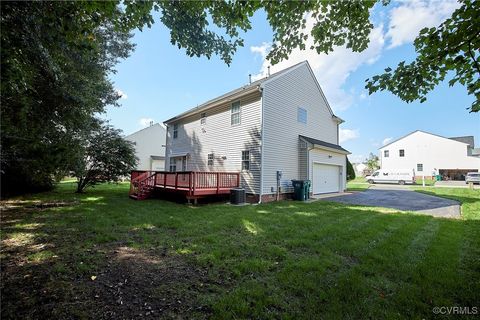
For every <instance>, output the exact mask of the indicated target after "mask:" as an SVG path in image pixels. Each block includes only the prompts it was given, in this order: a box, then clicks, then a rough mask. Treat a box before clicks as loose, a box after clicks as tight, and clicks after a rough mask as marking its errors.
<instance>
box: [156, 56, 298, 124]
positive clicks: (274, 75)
mask: <svg viewBox="0 0 480 320" xmlns="http://www.w3.org/2000/svg"><path fill="white" fill-rule="evenodd" d="M303 63H307V62H306V61H302V62H300V63H297V64H295V65H293V66H291V67H288V68H286V69H283V70H281V71H279V72H276V73H274V74H272V75H270V76H269V77H265V78H262V79H259V80H257V81H254V82H252V83H250V84H247V85H244V86H242V87H240V88H237V89H235V90H232V91H229V92H227V93H225V94H222V95H221V96H219V97H216V98H214V99H211V100H208V101H207V102H204V103H202V104H200V105H198V106H197V107H194V108H191V109H189V110H187V111H185V112H182V113H180V114H179V115H176V116H175V117H173V118H170V119H168V120H165V121H164V122H163V123H169V122H171V121H173V120H175V119H178V118H182V117H183V116H186V115H189V114H194V113H196V112H199V111H201V110H202V109H204V110H206V109H208V108H206V107H208V106H209V105H211V104H212V103H215V102H217V101H220V100H223V99H225V98H228V97H230V96H233V95H236V94H237V93H241V92H244V91H245V92H246V91H248V90H250V89H253V88H255V87H257V86H259V85H261V84H262V83H263V82H265V81H267V80H270V79H273V78H276V77H278V76H280V75H282V74H284V73H286V72H288V71H290V70H291V69H293V68H295V67H297V66H299V65H301V64H303ZM202 111H203V110H202Z"/></svg>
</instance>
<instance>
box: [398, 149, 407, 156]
mask: <svg viewBox="0 0 480 320" xmlns="http://www.w3.org/2000/svg"><path fill="white" fill-rule="evenodd" d="M398 154H399V156H400V157H405V150H404V149H400V150H398Z"/></svg>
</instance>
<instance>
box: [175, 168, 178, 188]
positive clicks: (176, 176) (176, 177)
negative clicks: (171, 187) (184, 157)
mask: <svg viewBox="0 0 480 320" xmlns="http://www.w3.org/2000/svg"><path fill="white" fill-rule="evenodd" d="M177 189H178V172H175V190H177Z"/></svg>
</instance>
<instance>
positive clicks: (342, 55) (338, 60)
mask: <svg viewBox="0 0 480 320" xmlns="http://www.w3.org/2000/svg"><path fill="white" fill-rule="evenodd" d="M313 25H314V19H312V18H311V17H310V16H309V17H307V28H306V29H307V30H311V28H312V27H313ZM382 30H383V26H378V27H376V28H374V29H373V30H372V32H371V33H370V45H369V47H368V49H366V50H365V51H363V52H361V53H355V52H352V51H351V50H350V49H347V48H345V47H337V48H335V51H334V52H331V53H329V54H328V55H326V54H318V53H317V52H316V51H315V50H311V49H309V48H310V47H311V46H312V44H313V39H312V38H311V37H309V39H308V40H307V42H306V44H305V45H306V48H307V49H305V50H300V49H295V50H294V51H293V52H292V53H291V54H290V56H289V58H288V60H284V61H281V62H279V63H277V64H276V65H274V66H271V68H270V71H271V73H275V72H278V71H280V70H283V69H285V68H288V67H290V66H292V65H294V64H296V63H299V62H302V61H304V60H308V62H309V63H310V66H311V67H312V69H313V71H314V73H315V76H316V77H317V80H318V82H319V83H320V85H321V87H322V89H323V91H324V93H325V95H326V96H327V99H328V101H329V103H330V105H331V106H332V108H333V109H334V111H338V110H345V109H347V108H348V107H349V106H351V105H352V103H353V101H354V95H353V94H352V93H350V92H347V91H346V90H345V89H344V88H343V85H344V84H345V82H346V80H347V78H348V77H349V75H350V74H351V73H352V72H354V71H355V70H357V69H358V68H359V67H360V66H362V65H365V64H372V63H374V62H375V61H376V60H377V59H378V58H379V57H380V54H381V52H382V49H383V46H384V35H383V31H382ZM269 47H270V45H269V44H267V43H263V44H262V45H261V46H258V47H251V48H250V50H251V51H252V52H253V53H257V54H260V55H262V57H263V58H264V61H263V64H262V67H261V70H260V72H259V73H258V74H256V75H253V76H252V79H253V80H258V79H260V78H263V77H265V76H266V75H267V72H268V70H267V68H268V66H269V65H270V63H269V61H267V60H265V56H266V54H267V53H268V49H269Z"/></svg>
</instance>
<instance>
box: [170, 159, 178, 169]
mask: <svg viewBox="0 0 480 320" xmlns="http://www.w3.org/2000/svg"><path fill="white" fill-rule="evenodd" d="M175 171H177V160H176V159H175V158H170V172H175Z"/></svg>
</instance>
